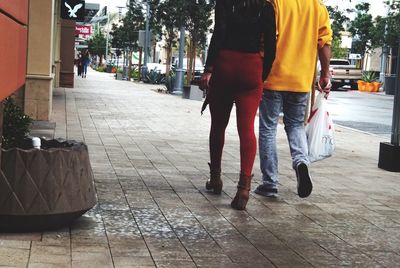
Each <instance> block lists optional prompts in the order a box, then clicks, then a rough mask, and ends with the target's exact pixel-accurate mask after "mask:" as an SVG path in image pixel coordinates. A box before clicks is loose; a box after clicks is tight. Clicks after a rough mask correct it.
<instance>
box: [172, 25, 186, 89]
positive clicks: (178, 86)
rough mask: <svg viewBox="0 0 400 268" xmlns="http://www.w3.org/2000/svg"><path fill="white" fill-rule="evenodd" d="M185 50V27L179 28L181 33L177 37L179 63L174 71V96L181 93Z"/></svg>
mask: <svg viewBox="0 0 400 268" xmlns="http://www.w3.org/2000/svg"><path fill="white" fill-rule="evenodd" d="M184 49H185V27H183V26H181V33H180V37H179V62H178V68H177V69H176V80H175V86H174V92H173V93H174V94H181V93H182V92H183V73H184V70H183V54H184Z"/></svg>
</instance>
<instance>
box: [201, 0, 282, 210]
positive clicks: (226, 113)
mask: <svg viewBox="0 0 400 268" xmlns="http://www.w3.org/2000/svg"><path fill="white" fill-rule="evenodd" d="M262 44H263V45H262ZM275 49H276V27H275V13H274V8H273V6H272V4H271V3H270V2H268V1H267V0H216V6H215V26H214V32H213V36H212V38H211V43H210V48H209V52H208V56H207V62H206V67H205V70H204V74H203V75H202V77H201V81H200V88H201V89H203V90H207V98H206V103H207V102H208V103H209V104H210V113H211V130H210V158H211V161H210V162H211V163H209V166H210V180H209V181H207V183H206V189H207V190H212V191H213V192H214V193H216V194H220V193H221V191H222V185H223V183H222V180H221V157H222V150H223V146H224V140H225V129H226V127H227V125H228V121H229V117H230V112H231V110H232V106H233V103H235V104H236V114H237V129H238V132H239V138H240V171H241V172H240V179H239V183H238V191H237V193H236V196H235V198H234V199H233V201H232V203H231V206H232V207H233V208H235V209H238V210H243V209H245V208H246V204H247V201H248V199H249V191H250V184H251V179H252V169H253V164H254V159H255V156H256V149H257V140H256V136H255V134H254V119H255V116H256V113H257V109H258V105H259V102H260V99H261V95H262V90H263V81H264V80H265V79H266V78H267V76H268V74H269V72H270V69H271V66H272V63H273V61H274V58H275ZM262 51H263V53H262ZM262 54H264V57H263V58H262Z"/></svg>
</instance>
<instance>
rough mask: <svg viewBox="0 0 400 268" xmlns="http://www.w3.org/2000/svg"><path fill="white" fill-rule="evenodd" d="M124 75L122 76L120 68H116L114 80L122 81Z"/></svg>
mask: <svg viewBox="0 0 400 268" xmlns="http://www.w3.org/2000/svg"><path fill="white" fill-rule="evenodd" d="M123 78H124V75H123V70H122V68H117V71H116V73H115V79H117V80H123Z"/></svg>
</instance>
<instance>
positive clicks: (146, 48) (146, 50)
mask: <svg viewBox="0 0 400 268" xmlns="http://www.w3.org/2000/svg"><path fill="white" fill-rule="evenodd" d="M149 17H150V4H149V1H148V0H147V1H146V32H145V39H144V59H143V69H145V70H147V63H148V60H149V44H150V40H149V39H150V34H149Z"/></svg>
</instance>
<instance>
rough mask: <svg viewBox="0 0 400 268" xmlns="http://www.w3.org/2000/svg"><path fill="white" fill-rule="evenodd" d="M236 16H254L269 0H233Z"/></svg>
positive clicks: (233, 9) (233, 10)
mask: <svg viewBox="0 0 400 268" xmlns="http://www.w3.org/2000/svg"><path fill="white" fill-rule="evenodd" d="M231 1H232V12H233V14H234V16H235V17H240V18H244V17H254V16H255V15H257V14H259V12H260V10H261V9H262V7H263V6H264V5H265V2H266V1H267V0H231Z"/></svg>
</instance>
